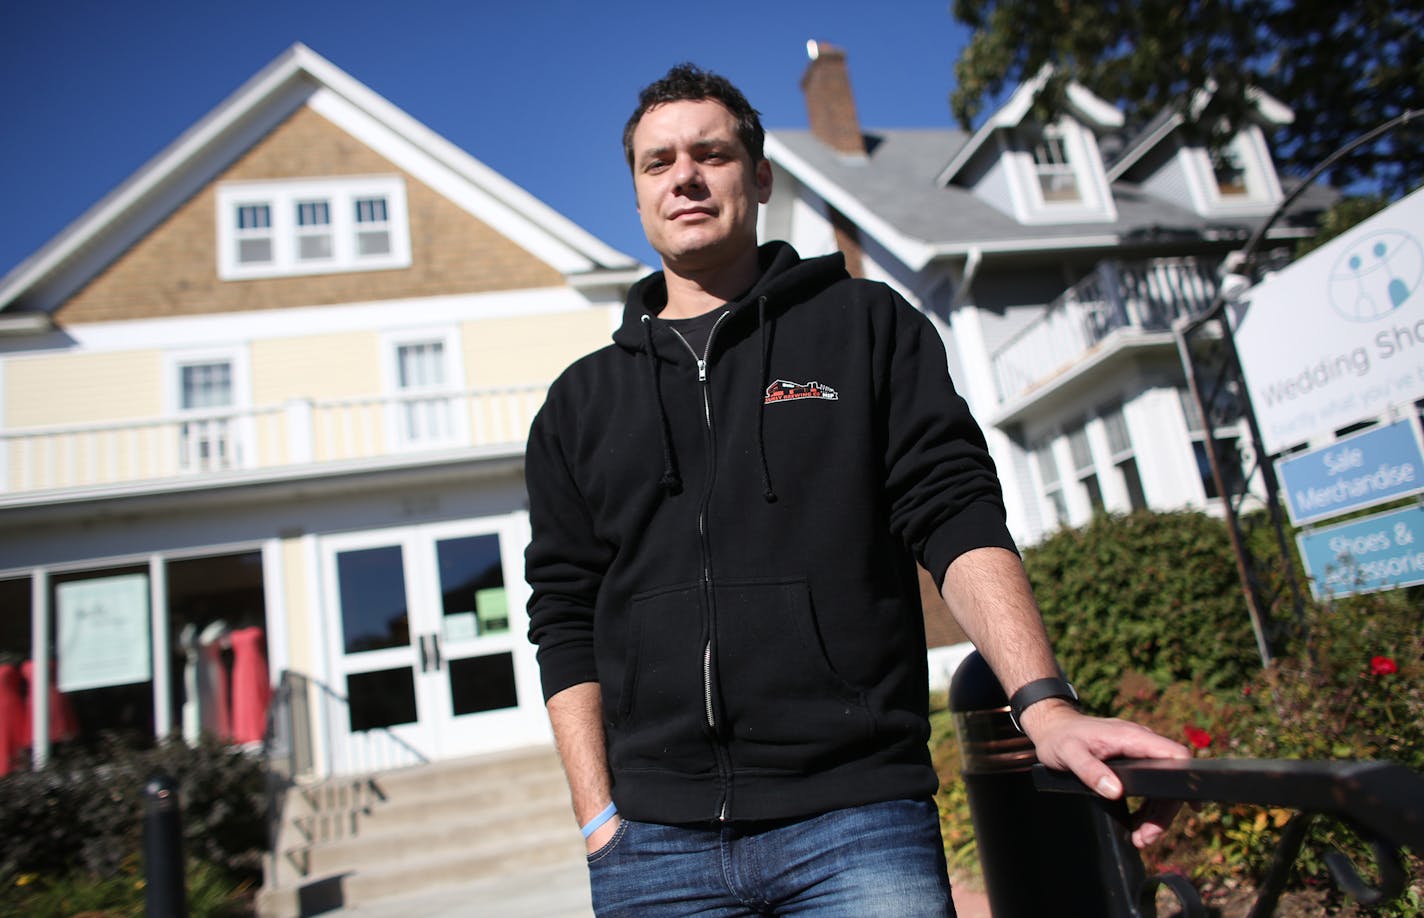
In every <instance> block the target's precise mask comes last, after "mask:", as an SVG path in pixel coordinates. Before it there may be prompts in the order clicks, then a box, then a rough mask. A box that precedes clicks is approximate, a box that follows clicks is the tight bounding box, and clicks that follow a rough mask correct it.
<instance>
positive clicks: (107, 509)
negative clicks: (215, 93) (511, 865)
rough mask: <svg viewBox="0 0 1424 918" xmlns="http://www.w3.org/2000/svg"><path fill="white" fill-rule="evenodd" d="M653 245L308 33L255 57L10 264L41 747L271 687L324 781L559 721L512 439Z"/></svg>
mask: <svg viewBox="0 0 1424 918" xmlns="http://www.w3.org/2000/svg"><path fill="white" fill-rule="evenodd" d="M642 270H643V269H642V268H641V266H640V265H638V264H636V263H635V262H634V260H633V259H631V258H629V257H627V256H625V255H623V254H621V253H619V252H617V251H614V250H612V249H610V248H609V247H608V246H606V245H604V244H603V243H601V242H600V241H599V240H597V239H595V238H593V237H592V236H590V235H589V234H588V233H586V232H584V231H583V230H581V229H579V228H578V227H577V226H574V225H573V224H572V223H570V222H569V221H568V220H566V219H565V218H563V217H561V216H560V215H559V214H557V213H555V212H554V211H553V210H551V209H550V208H548V207H547V206H545V205H544V204H542V203H540V202H539V201H537V200H535V199H534V198H533V197H531V196H530V195H529V194H527V193H526V192H524V191H523V190H522V189H520V188H518V187H516V186H515V185H513V184H512V183H510V182H509V181H507V180H506V179H504V178H502V177H500V176H499V175H497V174H495V173H494V172H493V171H491V170H490V169H488V168H487V167H485V166H483V165H482V164H481V163H479V162H478V161H477V160H475V159H473V158H472V157H471V156H469V155H468V154H467V153H465V152H464V151H462V150H460V149H458V148H456V147H454V146H453V145H452V144H450V143H449V142H447V141H445V140H444V139H442V138H441V137H439V136H437V135H436V134H434V133H433V132H431V131H430V130H428V129H427V128H425V127H424V126H422V125H421V124H419V123H417V122H416V121H415V120H413V119H412V118H410V117H409V116H408V115H406V114H405V113H403V112H402V111H400V110H399V109H397V108H396V107H394V106H392V105H391V104H390V103H388V102H387V101H386V100H384V99H382V98H381V97H380V96H379V95H377V94H376V93H374V92H372V91H371V90H370V89H368V88H366V87H365V86H363V85H361V84H360V83H359V82H357V81H356V80H354V79H352V78H351V77H350V76H348V75H347V74H345V73H344V72H342V71H341V70H339V69H338V68H337V67H335V66H333V65H332V64H331V63H329V62H327V61H326V60H324V59H322V58H321V57H320V56H318V55H317V54H315V53H313V52H312V51H311V50H309V49H307V48H305V47H303V46H301V45H294V46H293V47H291V48H290V49H289V50H287V51H286V52H285V53H284V54H282V55H281V56H280V57H279V58H278V59H277V60H275V61H273V62H272V63H271V64H270V65H269V66H267V67H266V68H265V69H263V70H262V71H261V72H259V73H258V74H256V75H255V76H254V77H253V78H252V79H251V80H250V81H248V82H247V83H246V84H245V85H243V86H242V87H241V88H239V89H238V90H237V91H236V92H235V93H234V94H233V95H232V96H231V97H229V98H228V99H227V100H225V101H224V102H222V103H221V104H220V105H218V107H217V108H215V109H214V110H213V111H212V112H211V113H210V114H208V115H207V116H206V117H204V118H203V119H202V120H201V121H199V122H198V123H197V124H195V125H193V126H192V128H190V129H189V130H188V131H187V132H185V133H184V134H183V135H182V136H181V137H179V138H178V139H177V140H176V141H174V142H173V143H172V144H171V145H170V146H169V147H167V148H166V149H165V150H163V151H162V152H161V153H160V154H159V155H158V156H157V157H155V158H154V159H153V160H152V161H150V162H149V163H148V164H147V165H145V166H144V167H142V168H141V169H140V170H139V171H138V172H137V173H135V174H134V175H133V176H132V177H131V178H129V179H128V180H127V181H125V182H124V184H122V185H121V186H120V187H118V188H116V189H115V190H114V191H113V192H112V193H111V194H109V195H108V196H107V197H105V198H104V199H103V200H101V201H100V202H98V203H97V204H96V205H94V207H93V208H92V209H91V210H90V211H89V212H88V213H86V214H85V215H83V216H82V217H81V218H80V219H79V220H78V221H76V222H75V223H74V224H73V225H72V226H70V227H69V228H68V229H66V230H65V231H64V232H63V233H61V234H60V235H59V236H58V237H56V238H55V239H54V240H52V241H51V242H50V243H48V244H47V245H46V246H45V247H44V248H42V249H41V250H40V251H38V252H37V253H35V254H34V255H33V256H32V257H31V258H29V259H28V260H26V261H25V262H24V263H22V264H21V265H19V266H18V267H16V268H15V269H14V270H13V271H12V272H11V273H10V274H9V275H8V276H6V277H4V278H3V279H0V668H5V667H10V669H9V670H8V674H9V675H10V676H12V677H19V676H20V675H21V673H22V672H23V678H11V679H7V680H6V681H4V682H0V688H4V687H5V686H11V685H15V686H19V688H17V689H16V688H11V689H5V690H6V691H7V692H8V695H7V696H6V699H4V700H5V703H6V704H10V703H12V702H18V703H22V704H23V707H25V708H27V709H28V711H29V714H30V716H31V717H32V718H33V721H34V722H33V724H32V725H31V727H30V730H31V733H30V736H29V739H30V740H32V745H33V751H32V753H31V754H32V755H34V756H36V757H37V758H40V759H42V758H43V757H44V756H45V755H46V753H47V751H48V750H49V747H50V745H51V743H52V742H56V741H60V740H64V739H70V738H75V737H78V738H85V737H92V736H94V735H96V734H97V733H98V732H99V731H101V730H107V729H121V730H128V731H132V732H134V733H136V734H138V735H141V736H166V735H168V734H170V733H173V732H180V731H181V732H182V733H183V734H184V735H185V736H187V737H190V738H193V737H196V736H198V735H199V734H200V733H203V732H208V733H212V734H214V735H217V736H220V737H223V738H225V739H229V740H231V741H233V742H236V743H252V742H256V741H258V740H260V739H261V738H262V735H263V730H264V727H265V723H266V720H267V717H266V715H267V712H268V711H269V709H270V706H271V705H272V704H274V703H275V704H278V705H280V706H281V707H282V711H283V716H282V717H281V718H279V720H280V722H281V723H283V724H293V725H294V728H295V732H294V735H292V736H290V737H288V739H289V741H290V742H291V744H292V746H293V753H294V755H295V756H296V758H297V760H298V762H297V765H298V768H299V769H300V770H302V771H305V772H306V773H308V774H311V775H315V776H320V775H327V774H342V773H354V772H367V771H372V770H378V769H381V768H388V767H392V766H396V765H402V764H408V763H412V762H421V761H430V760H436V759H442V758H448V757H452V756H460V755H467V754H472V753H479V752H487V751H491V750H495V749H501V748H508V747H517V746H521V745H528V744H530V743H544V742H547V741H548V737H549V732H548V726H547V719H546V717H545V714H544V708H543V703H542V698H541V694H540V689H539V683H538V678H537V672H536V667H535V661H534V656H533V649H532V648H531V647H530V646H529V644H528V642H527V641H526V639H525V636H524V634H525V613H524V605H525V600H526V588H525V586H524V582H523V576H522V552H523V547H524V545H525V543H526V541H527V521H526V513H525V509H524V508H525V498H524V484H523V477H522V463H523V451H524V440H525V435H526V432H527V429H528V424H529V421H530V420H531V419H532V417H533V413H534V411H535V410H537V408H538V407H539V405H540V403H541V402H542V399H543V395H544V392H545V388H546V386H547V385H548V383H549V381H550V380H552V379H553V377H554V376H555V375H556V374H557V373H558V371H559V370H561V369H562V368H563V367H564V366H565V365H566V364H567V363H568V362H569V361H570V360H571V359H573V358H574V357H577V356H579V355H581V354H583V353H586V352H587V351H589V350H592V349H594V348H595V347H598V346H601V345H602V344H603V343H605V342H606V341H607V337H608V333H609V330H610V329H611V327H612V326H613V324H614V322H615V321H616V314H617V312H618V311H619V310H618V307H619V305H621V300H622V296H623V293H624V291H625V290H626V288H627V286H628V284H629V283H631V281H632V280H633V279H635V278H636V277H637V276H638V275H639V274H641V273H642ZM32 660H45V661H49V664H50V665H49V666H48V667H46V666H34V665H28V666H27V665H26V664H29V662H30V661H32ZM269 686H275V688H276V690H277V694H276V696H275V702H273V701H272V700H271V699H269V692H268V688H269Z"/></svg>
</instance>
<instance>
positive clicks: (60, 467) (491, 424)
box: [0, 384, 548, 503]
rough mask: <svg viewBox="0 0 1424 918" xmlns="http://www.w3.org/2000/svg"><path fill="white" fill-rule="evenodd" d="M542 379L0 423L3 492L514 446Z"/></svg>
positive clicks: (327, 466)
mask: <svg viewBox="0 0 1424 918" xmlns="http://www.w3.org/2000/svg"><path fill="white" fill-rule="evenodd" d="M547 391H548V386H547V385H546V384H539V385H532V386H518V387H506V388H488V389H472V390H468V391H463V392H449V393H422V394H420V395H404V396H385V397H370V398H349V399H334V400H324V401H314V400H311V399H294V400H291V401H288V402H287V403H285V404H283V405H272V406H264V407H261V408H253V409H248V410H228V411H213V412H203V413H185V414H183V415H181V416H171V417H157V418H143V419H137V420H130V421H116V422H112V423H103V424H84V425H64V426H52V427H31V428H24V429H13V430H5V431H0V503H3V502H4V498H6V497H8V498H22V499H33V498H36V497H38V496H41V495H51V494H52V495H54V496H56V497H58V496H61V495H67V494H72V493H76V492H94V491H114V492H123V491H125V490H129V489H134V488H142V487H145V486H156V485H166V486H172V485H174V484H179V483H190V484H191V486H192V487H194V488H201V487H203V486H204V485H205V484H207V483H215V482H217V481H219V480H223V479H230V478H232V477H233V476H235V475H249V476H259V477H260V476H261V475H262V474H263V473H269V474H274V475H275V474H283V475H288V476H290V475H291V474H293V473H304V474H310V475H312V476H319V475H322V474H323V473H325V472H327V471H331V470H334V469H337V468H350V467H353V466H359V465H361V464H362V463H375V462H380V461H392V460H406V461H415V462H418V461H419V459H420V457H421V456H422V455H431V456H434V455H436V454H440V455H442V456H448V455H449V454H450V453H451V452H452V451H461V450H465V451H469V452H472V453H474V454H478V455H509V454H518V453H522V452H523V449H524V443H525V439H526V437H527V435H528V432H529V424H530V422H531V421H532V420H533V419H534V414H535V413H536V412H537V411H538V410H539V407H540V406H541V405H542V404H543V403H544V396H545V394H546V392H547Z"/></svg>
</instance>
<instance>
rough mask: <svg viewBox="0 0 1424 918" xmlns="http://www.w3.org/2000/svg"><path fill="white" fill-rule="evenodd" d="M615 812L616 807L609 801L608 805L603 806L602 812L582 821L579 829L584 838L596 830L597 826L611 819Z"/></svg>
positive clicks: (616, 811) (616, 810)
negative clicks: (584, 821) (586, 820)
mask: <svg viewBox="0 0 1424 918" xmlns="http://www.w3.org/2000/svg"><path fill="white" fill-rule="evenodd" d="M617 813H618V807H616V806H614V805H613V804H611V803H610V804H608V806H606V807H604V808H603V812H602V813H599V814H598V815H597V816H595V817H593V818H592V819H590V820H589V821H588V822H586V823H584V824H583V827H582V828H581V829H579V831H580V832H582V833H583V837H584V838H588V837H589V836H590V835H592V834H593V833H595V832H597V831H598V827H599V826H601V825H603V824H604V823H605V822H607V821H608V820H610V819H612V818H613V817H614V816H615V815H616V814H617Z"/></svg>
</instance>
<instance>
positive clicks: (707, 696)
mask: <svg viewBox="0 0 1424 918" xmlns="http://www.w3.org/2000/svg"><path fill="white" fill-rule="evenodd" d="M731 314H732V313H731V311H730V310H728V311H727V312H724V313H722V314H721V315H720V316H718V317H717V321H716V322H714V323H712V328H711V330H709V331H708V332H707V344H706V346H705V347H704V348H703V350H702V353H701V354H700V355H699V354H698V353H697V351H696V350H695V349H694V348H693V346H692V345H691V344H689V343H688V340H687V339H686V338H684V337H683V336H682V332H680V331H678V330H677V329H676V328H673V327H672V326H671V325H669V326H668V329H669V331H671V332H672V333H673V334H674V335H676V336H677V340H679V341H681V342H682V345H683V347H685V348H687V351H688V353H690V354H691V355H692V359H693V360H695V361H696V362H697V382H698V385H699V386H700V388H701V389H702V420H703V424H704V426H705V428H706V431H707V475H708V482H707V490H706V494H705V496H704V497H703V499H702V505H701V506H700V507H698V509H697V539H698V544H699V546H700V548H701V554H702V592H703V597H704V599H705V601H706V603H707V615H708V621H707V643H706V644H704V645H703V647H702V700H703V704H704V706H705V712H704V713H705V715H706V720H707V729H708V730H709V731H710V732H711V734H712V741H713V748H714V749H715V750H716V753H717V766H718V769H719V770H720V771H721V773H722V775H723V788H724V792H723V794H722V801H721V803H720V805H719V806H718V813H717V818H718V819H719V820H722V821H724V822H725V821H726V819H727V807H728V802H729V801H728V796H729V795H728V794H727V793H726V792H725V788H726V787H727V777H728V775H729V773H730V771H731V767H730V765H729V764H728V763H727V761H726V751H725V750H724V749H723V748H722V744H721V741H720V740H719V739H718V737H717V712H716V708H715V705H714V704H713V700H712V641H713V635H714V634H716V631H717V611H716V604H715V602H714V600H713V596H712V551H711V546H710V545H709V544H708V541H707V507H708V504H709V503H710V502H711V498H712V485H713V480H712V478H713V476H714V475H715V474H716V473H715V469H716V459H717V454H716V443H717V439H716V437H715V435H714V431H713V429H712V395H711V386H710V385H709V384H708V360H709V359H710V358H711V356H712V340H713V339H714V338H715V337H716V336H717V329H719V328H721V327H722V323H723V322H724V321H726V319H727V317H728V316H730V315H731Z"/></svg>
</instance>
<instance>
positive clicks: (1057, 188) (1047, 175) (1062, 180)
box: [1029, 124, 1082, 203]
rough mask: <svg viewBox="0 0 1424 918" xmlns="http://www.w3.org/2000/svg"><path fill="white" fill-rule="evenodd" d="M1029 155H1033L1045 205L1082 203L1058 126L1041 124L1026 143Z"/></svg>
mask: <svg viewBox="0 0 1424 918" xmlns="http://www.w3.org/2000/svg"><path fill="white" fill-rule="evenodd" d="M1029 152H1030V153H1031V154H1032V155H1033V171H1034V175H1035V176H1036V177H1037V179H1038V190H1039V194H1040V195H1042V197H1043V200H1044V202H1045V203H1057V202H1060V201H1071V202H1077V201H1080V200H1082V195H1081V194H1080V193H1079V191H1078V175H1077V173H1076V172H1075V171H1074V169H1073V163H1072V160H1071V159H1070V158H1069V156H1068V145H1067V142H1066V140H1065V138H1064V135H1063V129H1062V128H1061V127H1059V126H1058V125H1054V124H1049V125H1045V126H1044V127H1043V129H1042V130H1041V131H1040V132H1039V134H1038V136H1037V137H1035V138H1033V140H1032V142H1031V143H1030V144H1029Z"/></svg>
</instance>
